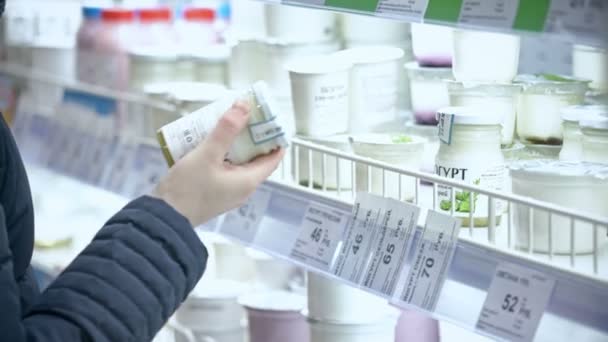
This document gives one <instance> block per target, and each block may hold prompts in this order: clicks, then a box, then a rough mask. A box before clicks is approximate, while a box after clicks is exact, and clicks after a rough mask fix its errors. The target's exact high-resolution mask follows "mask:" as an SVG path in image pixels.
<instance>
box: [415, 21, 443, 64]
mask: <svg viewBox="0 0 608 342" xmlns="http://www.w3.org/2000/svg"><path fill="white" fill-rule="evenodd" d="M452 31H453V30H452V29H451V28H449V27H445V26H436V25H429V24H412V49H413V50H414V57H416V61H417V62H418V64H419V65H421V66H433V67H449V66H451V65H452V45H453V36H452Z"/></svg>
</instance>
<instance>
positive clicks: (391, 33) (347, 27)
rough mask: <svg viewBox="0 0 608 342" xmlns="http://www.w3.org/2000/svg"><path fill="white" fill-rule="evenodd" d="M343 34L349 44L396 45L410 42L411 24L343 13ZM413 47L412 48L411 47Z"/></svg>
mask: <svg viewBox="0 0 608 342" xmlns="http://www.w3.org/2000/svg"><path fill="white" fill-rule="evenodd" d="M341 24H342V36H343V37H344V40H345V41H346V44H347V45H351V46H352V45H376V44H386V45H392V46H395V47H402V48H405V44H404V46H398V45H400V44H402V43H406V42H410V40H411V30H410V24H408V23H404V22H400V21H396V20H385V19H380V18H374V17H370V16H365V15H355V14H343V15H341ZM410 49H411V48H410Z"/></svg>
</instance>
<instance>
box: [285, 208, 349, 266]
mask: <svg viewBox="0 0 608 342" xmlns="http://www.w3.org/2000/svg"><path fill="white" fill-rule="evenodd" d="M346 221H347V218H346V216H345V215H344V214H343V213H341V212H339V211H335V210H333V209H331V208H329V207H325V206H321V205H318V204H312V203H311V204H310V205H309V206H308V208H307V209H306V213H305V214H304V219H303V220H302V225H301V226H300V234H299V235H298V238H297V240H296V243H295V245H294V247H293V249H292V251H291V257H292V258H294V259H297V260H300V261H302V262H304V263H306V264H308V265H310V266H313V267H315V268H318V269H321V270H323V271H329V267H330V266H331V263H332V261H333V258H334V256H335V254H336V248H337V246H338V243H339V242H340V239H341V238H342V234H343V233H344V227H345V226H346Z"/></svg>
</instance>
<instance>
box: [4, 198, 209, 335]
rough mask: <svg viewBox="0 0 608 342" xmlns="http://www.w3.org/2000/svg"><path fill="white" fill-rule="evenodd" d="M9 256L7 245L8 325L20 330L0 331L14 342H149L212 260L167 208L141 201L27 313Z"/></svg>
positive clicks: (95, 241)
mask: <svg viewBox="0 0 608 342" xmlns="http://www.w3.org/2000/svg"><path fill="white" fill-rule="evenodd" d="M0 225H2V223H0ZM2 231H5V229H4V227H0V234H1V232H2ZM5 241H6V240H5ZM0 242H2V237H1V236H0ZM5 251H6V252H8V251H9V250H8V249H4V248H3V246H1V245H0V252H2V253H3V254H2V253H0V255H1V258H0V267H1V269H0V286H1V287H2V290H3V293H0V307H2V308H3V309H2V311H5V308H7V309H9V310H10V312H12V313H11V314H10V315H6V314H4V315H0V317H2V318H4V319H6V320H13V322H12V324H11V322H8V321H3V322H2V323H0V326H2V328H3V329H0V330H1V331H3V333H4V332H5V331H6V330H5V329H4V328H6V329H9V328H10V329H9V331H11V332H12V337H13V338H10V339H8V340H10V341H108V342H110V341H149V340H151V339H152V338H153V337H154V335H155V334H156V332H158V330H159V329H160V328H161V327H162V325H163V324H164V323H165V322H166V321H167V319H168V318H169V316H170V315H171V314H172V313H173V312H174V311H175V309H176V308H177V307H178V306H179V305H180V303H181V302H182V301H183V300H184V299H185V297H186V296H187V294H188V293H189V292H190V291H191V290H192V288H193V287H194V286H195V284H196V283H197V281H198V280H199V279H200V277H201V276H202V274H203V271H204V269H205V265H206V260H207V252H206V249H205V247H204V246H203V245H202V243H201V241H200V239H199V238H198V236H197V235H196V233H195V231H194V230H193V228H192V227H191V225H190V224H189V222H188V221H187V220H186V219H185V218H184V217H183V216H181V215H180V214H179V213H177V212H176V211H175V210H174V209H173V208H171V207H170V206H169V205H167V204H166V203H165V202H163V201H162V200H159V199H156V198H151V197H141V198H139V199H137V200H135V201H133V202H131V203H129V204H128V205H127V206H126V207H125V208H123V209H122V210H121V211H119V212H118V213H117V214H116V215H115V216H114V217H112V218H111V219H110V220H109V221H108V222H107V223H106V225H105V226H104V227H103V228H102V229H101V230H100V231H99V233H98V234H97V235H96V236H95V238H94V239H93V241H92V242H91V243H90V244H89V245H88V246H87V247H86V248H85V249H84V250H83V251H82V253H81V254H80V255H79V256H78V257H77V258H76V259H74V261H73V262H72V263H71V264H70V265H69V266H68V267H67V268H66V269H65V270H64V271H63V272H62V274H61V275H60V276H59V277H58V278H57V279H56V280H55V281H54V282H53V283H52V284H51V285H50V286H49V287H48V288H47V289H46V290H45V291H44V292H43V293H42V294H41V295H40V296H39V297H38V300H37V301H36V302H35V303H34V305H33V306H32V308H31V309H30V310H28V311H27V312H25V313H21V312H20V308H19V300H18V295H17V294H16V291H17V290H16V285H15V281H14V279H13V275H12V264H11V257H10V252H9V253H4V252H5ZM7 254H8V255H7ZM4 291H8V292H4ZM11 294H12V296H11ZM5 305H6V306H5ZM5 312H6V311H5ZM4 316H6V317H4ZM11 326H12V327H11ZM9 335H11V333H9ZM4 337H7V336H3V338H4ZM3 338H2V339H3Z"/></svg>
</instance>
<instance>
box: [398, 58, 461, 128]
mask: <svg viewBox="0 0 608 342" xmlns="http://www.w3.org/2000/svg"><path fill="white" fill-rule="evenodd" d="M405 69H406V70H407V74H408V78H409V81H410V96H411V103H412V111H413V112H414V118H415V119H416V122H417V123H419V124H421V125H436V124H437V119H436V115H437V110H438V109H439V108H443V107H446V106H449V105H450V96H449V93H448V86H447V84H446V83H445V80H451V79H452V69H450V68H425V67H420V66H418V63H416V62H412V63H406V64H405Z"/></svg>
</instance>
